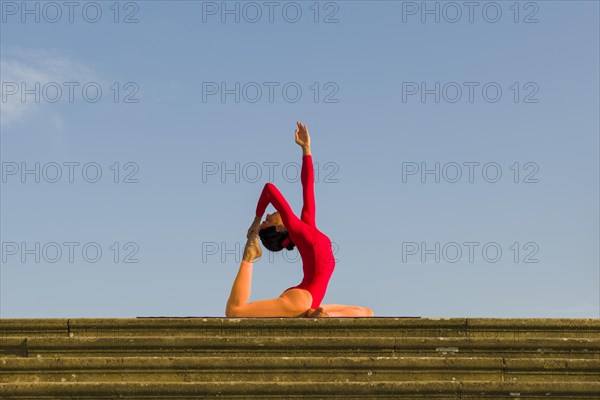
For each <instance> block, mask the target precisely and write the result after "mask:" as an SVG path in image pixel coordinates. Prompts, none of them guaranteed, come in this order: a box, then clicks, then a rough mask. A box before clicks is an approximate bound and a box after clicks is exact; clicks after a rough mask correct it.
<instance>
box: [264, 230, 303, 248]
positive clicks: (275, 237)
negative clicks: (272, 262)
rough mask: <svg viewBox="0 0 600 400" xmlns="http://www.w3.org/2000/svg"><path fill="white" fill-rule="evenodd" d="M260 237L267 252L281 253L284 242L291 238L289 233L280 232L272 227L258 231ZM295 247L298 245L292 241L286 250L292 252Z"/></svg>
mask: <svg viewBox="0 0 600 400" xmlns="http://www.w3.org/2000/svg"><path fill="white" fill-rule="evenodd" d="M258 237H260V241H261V242H262V244H263V246H265V248H266V249H267V250H271V251H281V250H283V248H284V247H283V241H284V240H285V239H286V238H289V237H290V236H289V235H288V233H287V232H279V231H277V229H276V228H275V227H274V226H270V227H268V228H264V229H261V230H260V231H258ZM294 247H296V245H295V244H294V242H292V240H291V239H290V243H288V245H287V246H286V247H285V249H287V250H292V249H293V248H294Z"/></svg>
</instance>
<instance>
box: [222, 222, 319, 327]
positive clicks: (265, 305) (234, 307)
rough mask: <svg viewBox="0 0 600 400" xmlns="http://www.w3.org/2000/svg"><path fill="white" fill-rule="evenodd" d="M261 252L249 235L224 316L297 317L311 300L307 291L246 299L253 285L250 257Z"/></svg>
mask: <svg viewBox="0 0 600 400" xmlns="http://www.w3.org/2000/svg"><path fill="white" fill-rule="evenodd" d="M257 249H258V250H257ZM259 254H262V252H261V251H260V246H259V244H258V237H257V235H256V234H253V235H250V237H249V238H248V242H247V243H246V248H245V249H244V260H242V263H241V264H240V269H239V271H238V274H237V276H236V277H235V280H234V282H233V286H232V288H231V293H230V295H229V299H228V300H227V306H226V308H225V315H226V316H227V317H296V316H298V314H300V313H303V312H304V311H306V310H307V309H308V308H309V307H310V304H311V303H312V296H311V294H310V292H308V291H307V290H304V289H290V290H287V291H285V292H283V293H282V294H281V296H279V297H278V298H276V299H269V300H259V301H254V302H251V303H249V302H248V300H249V299H250V290H251V287H252V266H253V263H252V261H253V260H254V258H258V257H260V255H259Z"/></svg>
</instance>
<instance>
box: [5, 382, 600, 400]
mask: <svg viewBox="0 0 600 400" xmlns="http://www.w3.org/2000/svg"><path fill="white" fill-rule="evenodd" d="M598 393H600V384H599V383H598V382H584V383H573V382H570V383H564V382H560V383H553V382H543V383H527V384H523V383H514V382H486V381H482V382H460V381H455V382H436V381H421V382H373V383H372V382H343V383H342V382H318V383H317V382H193V383H192V382H127V383H122V382H110V383H104V382H95V383H70V382H69V383H15V384H2V385H1V386H0V395H2V398H3V399H7V400H9V399H67V398H71V399H72V398H78V399H82V398H96V399H98V398H117V397H118V398H125V399H149V398H152V399H156V398H163V399H167V398H170V399H179V398H197V399H198V398H207V397H206V396H212V398H216V397H217V396H218V398H219V399H222V398H231V399H233V398H235V399H239V398H243V399H256V398H283V397H285V398H289V397H288V396H296V397H297V398H323V399H331V398H345V399H356V398H362V399H373V398H388V399H392V398H395V399H398V398H400V399H475V398H477V399H499V398H505V399H506V398H511V399H519V400H520V399H538V400H539V399H540V398H544V399H553V400H555V399H586V400H592V399H594V398H596V396H597V395H598ZM209 398H210V397H209Z"/></svg>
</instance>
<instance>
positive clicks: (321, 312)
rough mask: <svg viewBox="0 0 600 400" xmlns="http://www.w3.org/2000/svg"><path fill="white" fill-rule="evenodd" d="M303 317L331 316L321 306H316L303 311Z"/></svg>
mask: <svg viewBox="0 0 600 400" xmlns="http://www.w3.org/2000/svg"><path fill="white" fill-rule="evenodd" d="M304 317H305V318H326V317H331V315H329V314H328V313H326V312H325V311H324V310H323V307H317V309H316V310H314V309H312V308H309V309H308V311H306V312H305V313H304Z"/></svg>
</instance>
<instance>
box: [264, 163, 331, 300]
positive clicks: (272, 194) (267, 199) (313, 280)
mask: <svg viewBox="0 0 600 400" xmlns="http://www.w3.org/2000/svg"><path fill="white" fill-rule="evenodd" d="M300 178H301V180H302V197H303V201H304V206H303V207H302V214H301V219H298V217H297V216H296V215H295V214H294V212H293V211H292V209H291V208H290V205H289V204H288V202H287V201H286V199H285V197H283V195H282V194H281V192H280V191H279V189H277V187H276V186H275V185H274V184H272V183H267V184H265V187H264V188H263V191H262V193H261V194H260V198H259V199H258V205H257V206H256V216H258V217H259V218H262V216H263V214H264V213H265V210H266V209H267V205H268V204H269V203H271V204H273V206H274V207H275V208H276V209H277V211H279V214H280V215H281V219H282V221H283V224H284V225H285V227H286V228H287V230H288V233H289V235H290V239H291V240H292V242H294V244H295V245H296V246H297V247H298V252H299V253H300V257H301V258H302V269H303V270H304V278H303V279H302V282H301V283H300V284H299V285H296V286H292V287H290V288H288V289H286V290H289V289H294V288H300V289H305V290H308V291H309V292H310V294H311V295H312V299H313V301H312V306H311V308H315V309H316V308H317V307H319V306H320V305H321V300H323V297H324V296H325V291H326V290H327V284H328V283H329V278H331V274H332V273H333V270H334V268H335V259H334V257H333V251H332V249H331V240H329V238H328V237H327V236H325V234H323V233H322V232H321V231H319V230H318V229H317V227H316V225H315V178H314V167H313V162H312V156H311V155H310V154H307V155H304V156H302V172H301V174H300Z"/></svg>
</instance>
